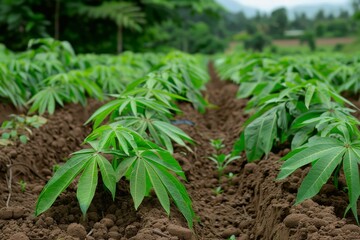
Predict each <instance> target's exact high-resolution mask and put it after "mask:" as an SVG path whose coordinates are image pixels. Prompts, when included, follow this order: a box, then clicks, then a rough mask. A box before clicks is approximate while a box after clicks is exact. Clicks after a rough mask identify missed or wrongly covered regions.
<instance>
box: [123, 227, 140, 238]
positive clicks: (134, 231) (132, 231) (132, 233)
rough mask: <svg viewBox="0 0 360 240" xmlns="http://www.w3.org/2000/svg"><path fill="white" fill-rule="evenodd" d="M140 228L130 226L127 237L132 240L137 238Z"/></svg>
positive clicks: (126, 233)
mask: <svg viewBox="0 0 360 240" xmlns="http://www.w3.org/2000/svg"><path fill="white" fill-rule="evenodd" d="M138 230H139V229H138V227H137V226H135V225H129V226H127V227H126V228H125V237H127V238H131V237H133V236H135V235H136V234H137V232H138Z"/></svg>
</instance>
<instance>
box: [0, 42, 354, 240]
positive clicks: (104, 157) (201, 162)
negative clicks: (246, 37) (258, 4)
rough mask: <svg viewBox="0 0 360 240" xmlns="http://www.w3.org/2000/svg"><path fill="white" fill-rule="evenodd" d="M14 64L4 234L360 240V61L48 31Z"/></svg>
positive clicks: (9, 61) (2, 160)
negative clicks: (170, 46) (115, 45)
mask: <svg viewBox="0 0 360 240" xmlns="http://www.w3.org/2000/svg"><path fill="white" fill-rule="evenodd" d="M0 70H1V72H0V99H1V100H2V102H1V104H0V111H1V112H0V121H1V122H3V121H4V123H3V125H2V128H1V130H0V131H1V141H0V152H1V154H0V190H1V193H2V194H1V198H0V239H12V240H15V239H34V240H35V239H174V240H175V239H241V240H247V239H248V240H250V239H358V238H359V236H360V227H359V226H358V224H357V222H358V214H359V210H358V198H359V195H360V186H359V180H360V178H359V170H358V164H359V162H360V143H359V138H360V132H359V129H358V127H359V117H360V114H359V110H358V108H360V102H359V100H358V96H359V95H358V92H359V91H360V85H359V79H358V76H359V75H360V59H359V58H358V57H349V56H343V55H338V54H332V55H329V53H328V54H324V55H321V54H313V55H308V56H303V55H302V56H300V55H299V56H282V57H280V56H276V55H269V54H257V53H256V54H251V53H233V54H228V55H225V54H224V55H221V56H217V57H216V58H215V57H208V56H203V55H190V54H185V53H181V52H170V53H168V54H155V53H154V54H153V53H145V54H135V53H131V52H125V53H123V54H121V55H118V56H113V55H95V54H84V55H80V54H79V55H77V54H75V53H74V51H73V50H72V48H71V45H69V44H68V43H67V42H59V41H54V40H49V39H47V40H44V39H43V40H35V41H33V42H32V43H31V44H30V48H29V50H28V51H26V52H22V53H12V52H10V51H5V50H3V51H2V52H1V53H0ZM9 79H10V80H9ZM11 114H17V116H20V117H18V118H16V117H11V116H10V115H11ZM23 114H26V115H29V116H38V115H40V116H43V117H44V118H36V117H35V118H31V119H30V118H26V117H25V115H23ZM209 158H211V159H209ZM281 159H282V160H281ZM295 203H297V204H296V205H295ZM345 213H347V214H346V216H345V217H344V214H345ZM35 214H36V215H37V216H35Z"/></svg>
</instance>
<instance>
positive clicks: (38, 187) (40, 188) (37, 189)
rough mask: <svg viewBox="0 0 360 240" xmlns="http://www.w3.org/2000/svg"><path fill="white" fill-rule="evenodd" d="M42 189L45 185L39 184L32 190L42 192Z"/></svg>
mask: <svg viewBox="0 0 360 240" xmlns="http://www.w3.org/2000/svg"><path fill="white" fill-rule="evenodd" d="M42 189H43V186H40V185H39V186H35V187H34V188H33V190H32V191H33V192H34V193H40V192H41V191H42Z"/></svg>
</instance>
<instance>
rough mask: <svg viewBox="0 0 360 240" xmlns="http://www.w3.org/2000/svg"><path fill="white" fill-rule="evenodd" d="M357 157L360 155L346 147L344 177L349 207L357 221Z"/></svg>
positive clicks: (359, 190) (359, 193) (358, 186)
mask: <svg viewBox="0 0 360 240" xmlns="http://www.w3.org/2000/svg"><path fill="white" fill-rule="evenodd" d="M359 159H360V156H359V155H357V154H356V152H355V151H354V150H353V149H348V150H347V151H346V154H345V156H344V160H343V168H344V174H345V179H346V183H347V186H348V189H349V193H348V195H349V202H350V204H349V207H350V208H351V210H352V213H353V214H354V216H355V219H356V221H357V222H358V223H359V218H358V212H357V203H358V199H359V196H360V184H359V182H360V177H359V163H358V160H359Z"/></svg>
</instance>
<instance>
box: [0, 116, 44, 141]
mask: <svg viewBox="0 0 360 240" xmlns="http://www.w3.org/2000/svg"><path fill="white" fill-rule="evenodd" d="M10 118H11V119H10V120H8V121H4V122H3V123H2V125H1V127H0V133H1V138H0V145H5V146H6V145H12V144H14V141H17V140H19V141H20V142H21V143H23V144H26V143H27V142H28V140H29V137H28V135H32V131H31V128H39V127H41V126H42V125H44V124H45V123H46V122H47V119H45V118H43V117H40V116H36V115H35V116H31V117H29V116H23V115H15V114H11V115H10Z"/></svg>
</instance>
